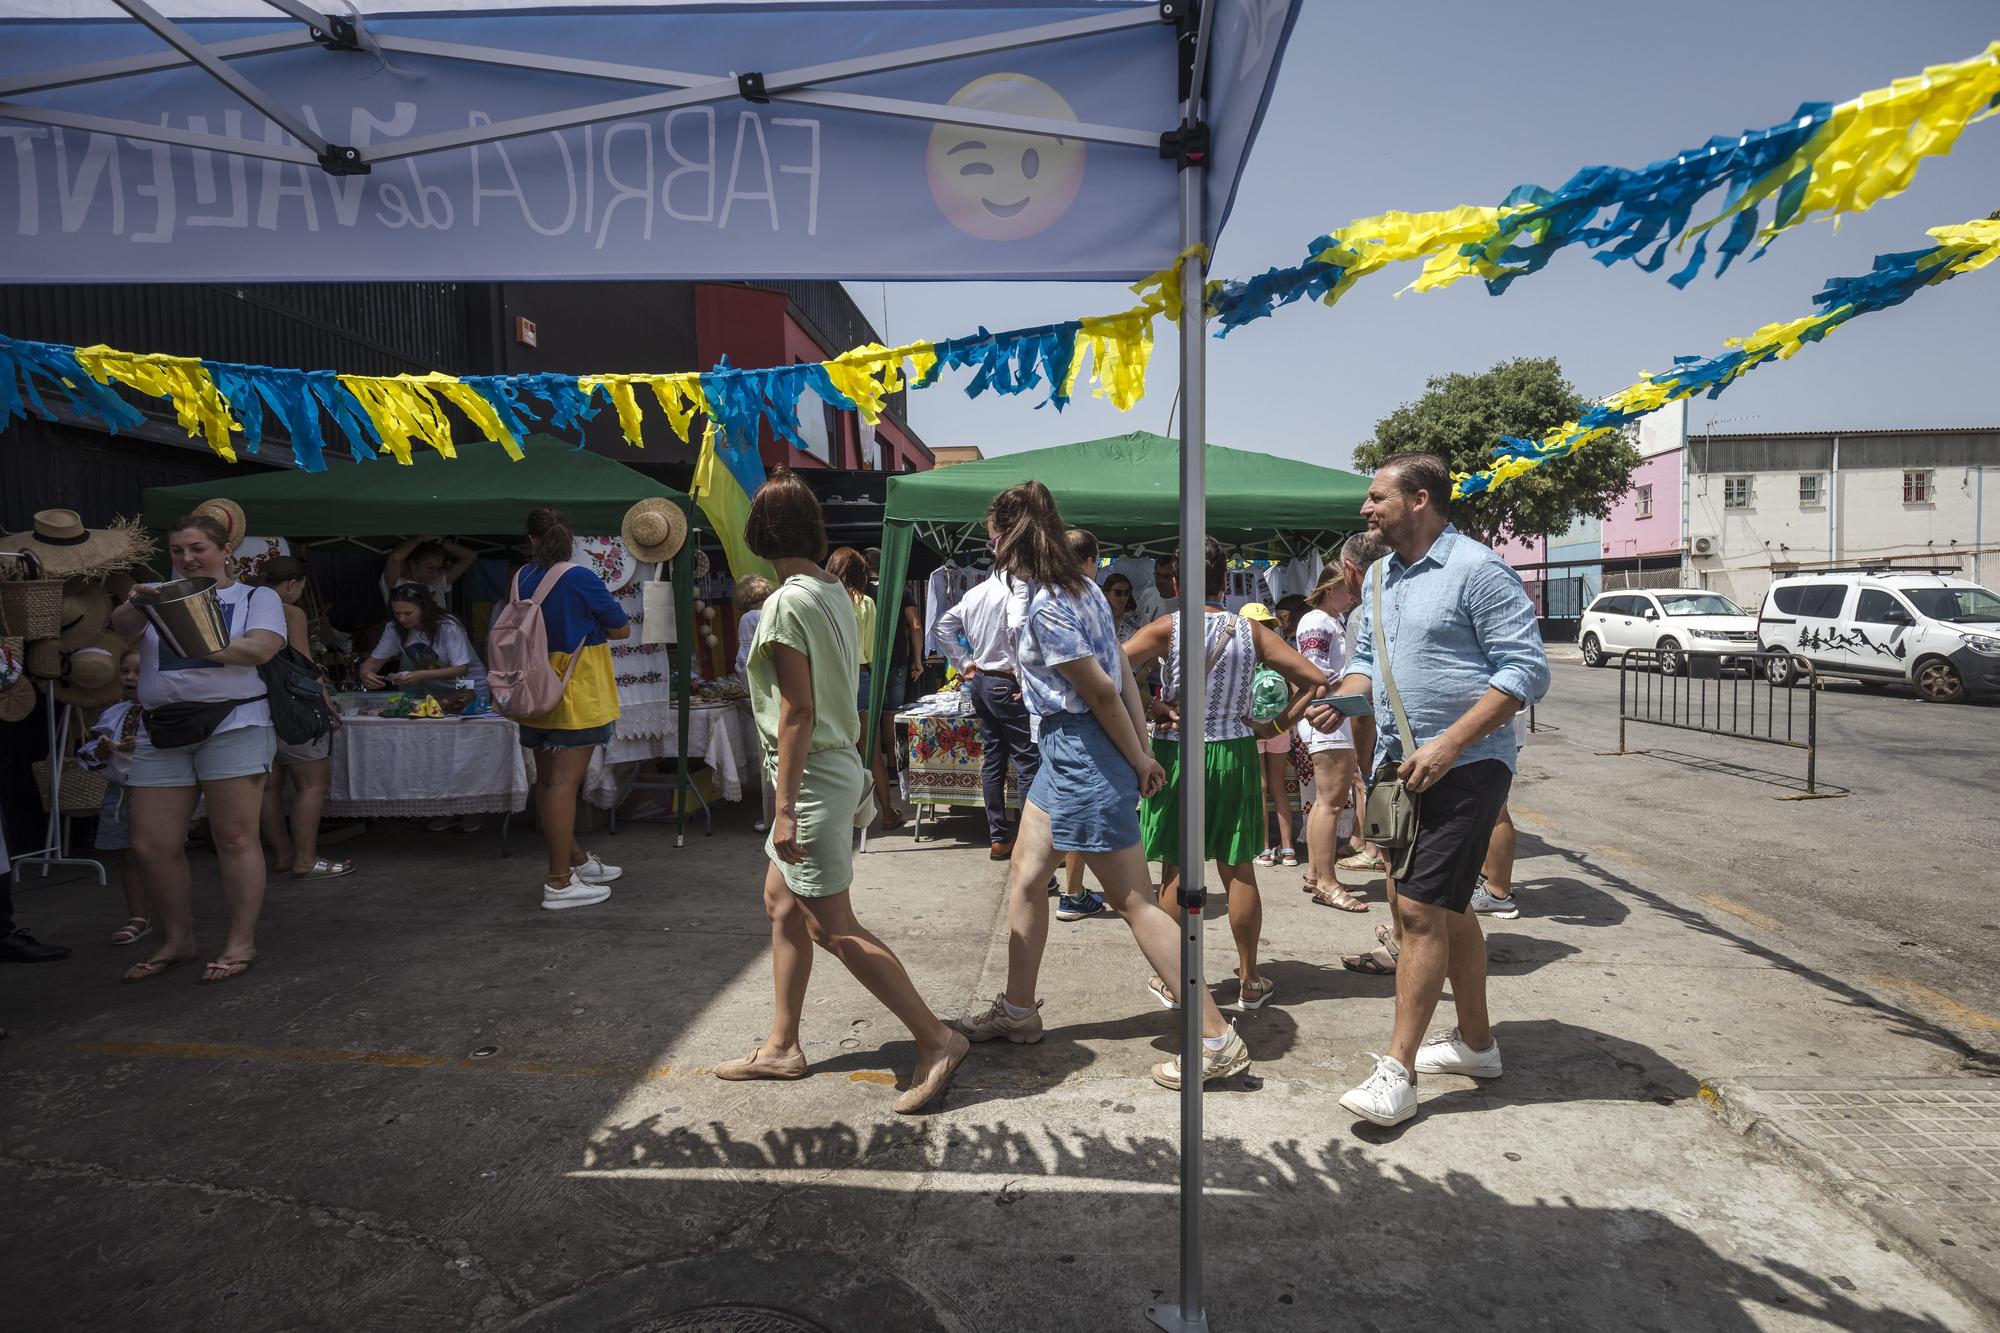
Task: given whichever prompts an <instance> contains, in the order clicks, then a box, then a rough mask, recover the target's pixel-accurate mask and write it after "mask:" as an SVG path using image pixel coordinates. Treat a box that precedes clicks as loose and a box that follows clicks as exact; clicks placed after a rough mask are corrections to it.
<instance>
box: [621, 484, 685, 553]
mask: <svg viewBox="0 0 2000 1333" xmlns="http://www.w3.org/2000/svg"><path fill="white" fill-rule="evenodd" d="M618 531H619V536H620V537H622V538H623V539H624V542H625V549H626V550H627V551H629V552H630V553H631V555H632V558H633V559H634V560H638V561H642V562H647V563H653V562H658V561H665V560H671V559H673V558H674V556H675V555H676V554H678V553H679V551H680V549H681V544H682V543H683V542H685V541H686V540H687V533H688V521H687V514H686V513H685V512H684V511H683V510H682V509H681V507H680V506H679V505H677V504H675V503H674V502H673V501H672V500H669V499H666V498H664V497H662V496H653V497H651V498H649V499H645V500H641V501H639V503H638V504H635V505H633V506H632V507H631V508H630V509H628V510H626V511H625V519H624V521H623V522H622V523H620V524H619V525H618Z"/></svg>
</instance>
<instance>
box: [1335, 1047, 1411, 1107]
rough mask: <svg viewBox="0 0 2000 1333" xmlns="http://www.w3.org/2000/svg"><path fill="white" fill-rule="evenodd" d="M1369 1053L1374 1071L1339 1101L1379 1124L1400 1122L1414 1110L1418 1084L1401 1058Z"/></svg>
mask: <svg viewBox="0 0 2000 1333" xmlns="http://www.w3.org/2000/svg"><path fill="white" fill-rule="evenodd" d="M1368 1054H1369V1056H1370V1058H1371V1059H1373V1060H1374V1061H1375V1072H1374V1073H1372V1074H1370V1075H1369V1076H1368V1078H1367V1080H1366V1081H1365V1082H1363V1083H1362V1085H1361V1086H1360V1087H1358V1088H1356V1089H1354V1090H1353V1091H1352V1092H1350V1093H1348V1094H1347V1095H1346V1096H1344V1097H1342V1098H1341V1099H1340V1104H1341V1105H1342V1106H1343V1107H1345V1108H1347V1109H1348V1110H1349V1111H1352V1112H1353V1113H1354V1114H1355V1115H1358V1116H1360V1117H1361V1118H1362V1119H1363V1120H1372V1121H1373V1122H1374V1123H1376V1124H1378V1125H1400V1124H1402V1123H1403V1122H1404V1121H1405V1120H1408V1119H1409V1118H1410V1117H1411V1116H1413V1115H1415V1114H1416V1113H1417V1087H1416V1084H1414V1083H1412V1082H1411V1081H1410V1071H1409V1070H1407V1069H1405V1068H1403V1062H1402V1061H1400V1060H1395V1059H1391V1058H1390V1057H1389V1056H1386V1055H1376V1054H1375V1053H1374V1052H1373V1051H1370V1052H1369V1053H1368Z"/></svg>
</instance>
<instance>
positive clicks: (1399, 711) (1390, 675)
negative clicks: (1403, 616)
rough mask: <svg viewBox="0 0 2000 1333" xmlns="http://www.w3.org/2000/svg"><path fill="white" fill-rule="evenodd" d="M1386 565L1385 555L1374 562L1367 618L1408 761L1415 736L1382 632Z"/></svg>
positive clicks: (1412, 749)
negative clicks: (1370, 600)
mask: <svg viewBox="0 0 2000 1333" xmlns="http://www.w3.org/2000/svg"><path fill="white" fill-rule="evenodd" d="M1388 563H1389V557H1388V556H1386V555H1385V556H1383V557H1382V558H1381V559H1380V560H1378V561H1376V562H1375V572H1374V576H1373V579H1372V580H1371V588H1370V595H1371V597H1372V598H1373V599H1374V600H1373V605H1372V606H1371V607H1370V608H1369V611H1370V614H1369V617H1368V618H1369V622H1370V627H1371V628H1372V629H1373V630H1374V631H1375V661H1376V663H1377V664H1378V665H1380V667H1381V669H1382V684H1383V685H1384V686H1386V687H1387V688H1388V690H1389V707H1390V708H1391V709H1392V710H1394V712H1395V714H1396V735H1397V737H1398V738H1399V739H1400V740H1401V741H1402V742H1403V747H1404V753H1403V757H1404V758H1405V759H1408V758H1409V757H1410V756H1411V755H1413V754H1415V753H1416V752H1417V734H1416V733H1415V732H1413V731H1411V730H1410V719H1409V715H1408V714H1406V713H1405V712H1403V693H1402V691H1401V690H1398V689H1397V688H1396V673H1395V672H1394V671H1392V670H1390V669H1389V641H1388V639H1387V638H1386V637H1385V636H1384V635H1383V632H1382V566H1384V565H1386V564H1388Z"/></svg>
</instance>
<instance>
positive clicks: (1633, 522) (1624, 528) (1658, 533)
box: [1601, 448, 1682, 573]
mask: <svg viewBox="0 0 2000 1333" xmlns="http://www.w3.org/2000/svg"><path fill="white" fill-rule="evenodd" d="M1681 454H1682V451H1681V450H1680V449H1678V448H1676V449H1666V450H1662V451H1661V452H1659V453H1656V454H1653V455H1651V456H1649V457H1647V458H1646V459H1644V460H1643V461H1642V462H1641V463H1640V464H1639V466H1638V467H1637V468H1636V469H1634V471H1633V473H1632V489H1631V490H1629V491H1627V492H1626V493H1625V497H1624V498H1623V499H1622V500H1620V501H1618V503H1616V504H1614V505H1613V506H1611V512H1610V513H1609V514H1607V515H1606V516H1605V518H1604V523H1603V527H1602V528H1601V534H1602V541H1603V552H1604V568H1605V572H1606V573H1611V572H1616V571H1621V570H1634V571H1636V570H1637V569H1638V568H1639V561H1640V560H1641V558H1645V563H1646V566H1647V567H1648V568H1661V567H1662V565H1661V558H1662V557H1667V556H1671V557H1673V558H1674V559H1675V560H1678V559H1679V557H1680V553H1681Z"/></svg>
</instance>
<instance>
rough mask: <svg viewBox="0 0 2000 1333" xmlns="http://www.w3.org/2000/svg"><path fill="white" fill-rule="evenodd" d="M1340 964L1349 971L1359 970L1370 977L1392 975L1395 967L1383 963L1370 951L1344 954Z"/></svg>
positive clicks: (1394, 972) (1394, 973)
mask: <svg viewBox="0 0 2000 1333" xmlns="http://www.w3.org/2000/svg"><path fill="white" fill-rule="evenodd" d="M1340 965H1341V966H1342V967H1344V968H1346V969H1347V970H1348V971H1350V972H1361V973H1364V974H1366V975H1368V976H1371V977H1393V976H1395V975H1396V969H1395V968H1393V967H1391V966H1389V965H1388V964H1387V963H1384V962H1383V961H1382V960H1381V959H1379V958H1377V957H1376V956H1375V955H1374V954H1373V953H1372V952H1371V953H1351V954H1346V955H1344V956H1343V957H1342V958H1341V960H1340Z"/></svg>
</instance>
